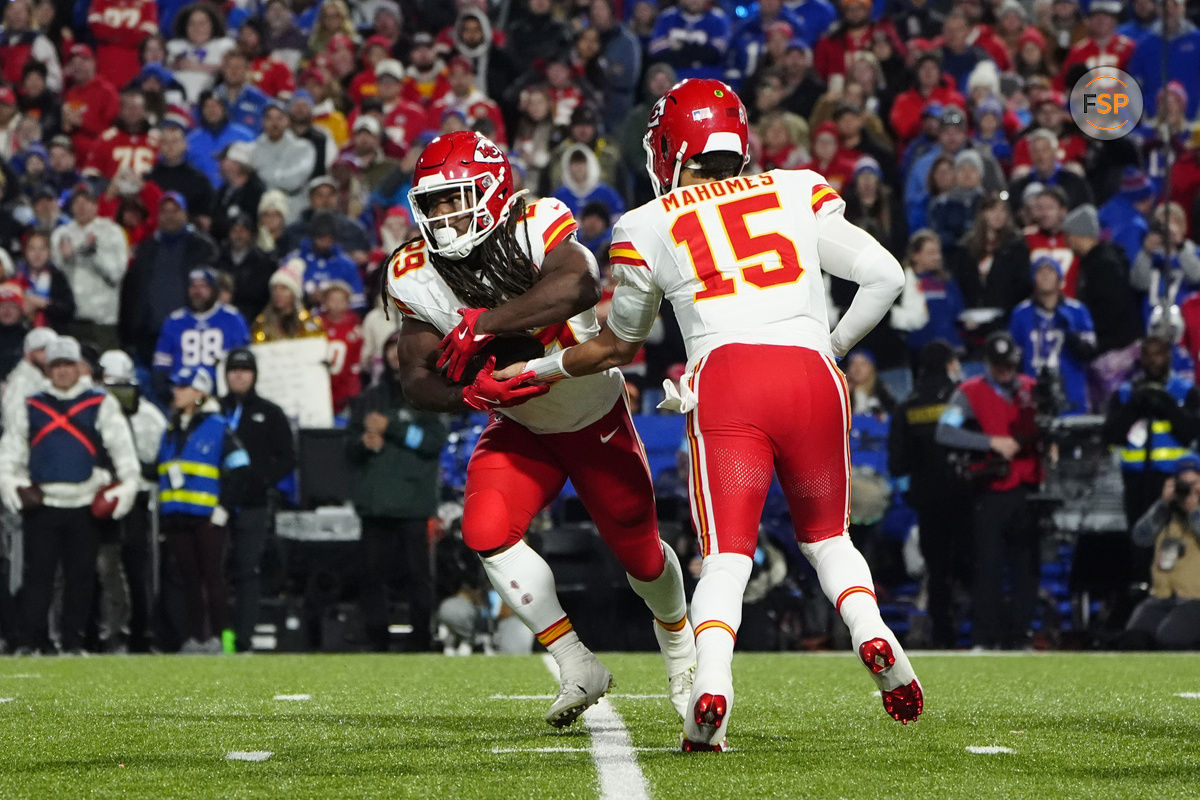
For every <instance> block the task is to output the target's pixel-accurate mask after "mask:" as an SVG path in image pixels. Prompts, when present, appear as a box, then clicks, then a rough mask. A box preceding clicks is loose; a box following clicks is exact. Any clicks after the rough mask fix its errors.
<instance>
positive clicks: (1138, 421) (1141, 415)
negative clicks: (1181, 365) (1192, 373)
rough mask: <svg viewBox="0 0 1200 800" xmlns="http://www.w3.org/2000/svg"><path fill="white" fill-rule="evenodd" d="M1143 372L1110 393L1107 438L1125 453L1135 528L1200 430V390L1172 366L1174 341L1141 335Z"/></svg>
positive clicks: (1189, 452) (1127, 514)
mask: <svg viewBox="0 0 1200 800" xmlns="http://www.w3.org/2000/svg"><path fill="white" fill-rule="evenodd" d="M1140 363H1141V368H1142V374H1141V375H1140V376H1139V377H1138V378H1136V379H1135V380H1133V381H1127V382H1125V383H1123V384H1122V385H1121V386H1120V388H1118V389H1117V391H1116V392H1115V393H1113V395H1112V397H1111V398H1110V399H1109V403H1108V410H1107V413H1106V415H1105V420H1104V441H1105V442H1106V443H1107V444H1108V445H1110V446H1112V447H1115V448H1116V449H1117V450H1118V451H1119V452H1120V454H1121V477H1122V479H1123V483H1124V487H1125V493H1124V500H1125V518H1126V520H1127V522H1128V524H1129V527H1130V528H1132V527H1133V526H1134V525H1135V524H1136V523H1137V521H1138V519H1139V518H1140V517H1141V516H1142V514H1144V513H1145V512H1146V510H1147V509H1148V508H1150V506H1152V505H1154V502H1155V501H1156V500H1158V499H1159V497H1160V496H1161V495H1162V488H1163V484H1164V483H1166V480H1167V478H1169V477H1170V476H1172V475H1174V474H1175V473H1176V472H1177V471H1178V469H1179V462H1180V460H1181V459H1183V458H1184V457H1186V456H1189V455H1193V452H1192V449H1193V448H1194V447H1195V442H1196V438H1197V437H1198V436H1200V390H1198V389H1197V388H1196V386H1195V384H1194V383H1193V382H1192V380H1191V378H1188V377H1185V376H1183V375H1177V374H1172V372H1171V343H1170V342H1169V341H1167V340H1166V339H1165V338H1163V337H1161V336H1155V335H1150V336H1147V337H1146V338H1145V339H1143V340H1142V349H1141V360H1140Z"/></svg>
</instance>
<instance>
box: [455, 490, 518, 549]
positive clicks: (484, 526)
mask: <svg viewBox="0 0 1200 800" xmlns="http://www.w3.org/2000/svg"><path fill="white" fill-rule="evenodd" d="M462 533H463V542H464V543H466V545H467V547H469V548H471V549H472V550H474V551H475V552H477V553H488V552H491V551H492V550H498V549H500V548H501V547H507V546H508V545H511V544H516V542H517V541H518V540H519V539H520V538H521V535H520V534H519V533H516V534H514V533H513V531H512V525H511V523H510V522H509V516H508V502H507V501H506V500H505V499H504V493H503V492H501V491H499V490H497V489H482V490H480V491H478V492H474V493H473V494H471V496H470V497H468V498H467V501H466V507H465V508H464V510H463V520H462Z"/></svg>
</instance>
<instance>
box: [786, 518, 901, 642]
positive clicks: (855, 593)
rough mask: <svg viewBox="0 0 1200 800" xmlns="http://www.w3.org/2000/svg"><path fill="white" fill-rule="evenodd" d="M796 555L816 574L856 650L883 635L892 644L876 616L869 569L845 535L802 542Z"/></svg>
mask: <svg viewBox="0 0 1200 800" xmlns="http://www.w3.org/2000/svg"><path fill="white" fill-rule="evenodd" d="M800 552H802V553H804V556H805V558H807V559H808V561H809V563H810V564H812V565H813V569H815V570H816V571H817V578H818V579H819V580H820V581H821V591H823V592H824V593H825V596H826V597H828V598H829V602H831V603H833V605H834V608H836V609H837V611H838V613H839V614H841V617H842V621H844V622H845V623H846V627H847V628H849V629H850V639H851V640H852V641H853V642H854V648H855V649H856V650H857V649H858V646H859V645H860V644H862V643H863V642H865V641H866V640H868V639H873V638H875V637H876V636H883V635H884V634H888V635H889V638H890V639H891V640H892V641H894V637H891V636H890V634H891V631H890V630H888V627H887V626H886V625H884V624H883V618H882V617H881V616H880V615H879V605H878V604H877V603H876V602H875V582H874V580H873V579H872V578H871V568H870V567H868V566H867V561H866V559H865V558H863V557H862V553H860V552H858V548H856V547H855V546H854V543H853V542H851V541H850V537H849V536H847V535H845V534H842V535H841V536H833V537H830V538H829V539H822V540H821V541H819V542H813V543H811V544H808V543H802V544H801V545H800Z"/></svg>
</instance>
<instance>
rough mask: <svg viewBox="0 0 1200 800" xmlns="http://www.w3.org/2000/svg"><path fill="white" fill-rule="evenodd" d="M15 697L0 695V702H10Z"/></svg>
mask: <svg viewBox="0 0 1200 800" xmlns="http://www.w3.org/2000/svg"><path fill="white" fill-rule="evenodd" d="M16 699H17V698H15V697H0V703H11V702H12V701H13V700H16Z"/></svg>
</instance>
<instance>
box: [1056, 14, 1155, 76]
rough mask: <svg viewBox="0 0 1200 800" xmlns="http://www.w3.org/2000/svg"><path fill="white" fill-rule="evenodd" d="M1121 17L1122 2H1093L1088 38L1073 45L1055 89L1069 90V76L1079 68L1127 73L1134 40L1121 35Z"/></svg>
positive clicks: (1088, 22) (1060, 68)
mask: <svg viewBox="0 0 1200 800" xmlns="http://www.w3.org/2000/svg"><path fill="white" fill-rule="evenodd" d="M1120 16H1121V2H1120V0H1092V4H1091V5H1090V6H1088V16H1087V32H1088V35H1087V38H1086V39H1080V40H1079V41H1078V42H1076V43H1075V44H1073V45H1071V49H1070V51H1069V52H1068V53H1067V57H1066V58H1065V59H1063V63H1062V66H1061V67H1059V68H1058V74H1057V75H1055V76H1054V88H1056V89H1067V88H1070V87H1068V86H1066V85H1065V82H1066V79H1067V73H1068V71H1070V69H1071V67H1073V66H1074V65H1076V64H1082V65H1083V66H1084V67H1086V68H1087V69H1093V68H1095V67H1119V68H1120V69H1125V67H1126V65H1127V64H1129V59H1130V57H1132V56H1133V48H1134V46H1135V44H1134V41H1133V39H1130V38H1129V37H1128V36H1124V35H1122V34H1119V33H1117V20H1118V18H1120Z"/></svg>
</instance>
